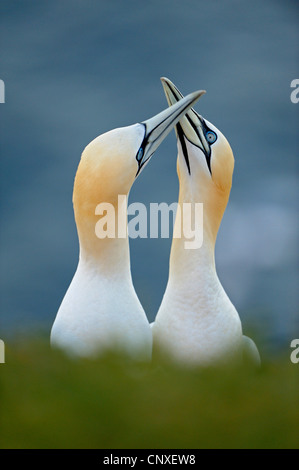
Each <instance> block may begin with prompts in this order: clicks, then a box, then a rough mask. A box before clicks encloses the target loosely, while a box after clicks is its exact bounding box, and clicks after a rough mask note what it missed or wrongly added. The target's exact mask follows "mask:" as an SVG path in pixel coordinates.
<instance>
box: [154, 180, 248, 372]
mask: <svg viewBox="0 0 299 470" xmlns="http://www.w3.org/2000/svg"><path fill="white" fill-rule="evenodd" d="M204 189H206V188H203V189H201V190H199V189H198V188H194V189H192V185H189V186H185V185H184V184H181V185H180V195H179V205H180V206H182V205H183V204H184V203H189V204H191V208H192V209H194V206H195V204H196V203H197V202H201V203H203V227H197V229H198V230H201V229H202V230H203V242H202V246H201V247H199V248H197V249H186V246H185V243H186V242H188V241H190V240H188V239H186V237H185V236H184V233H183V230H181V233H182V237H181V238H173V242H172V247H171V255H170V267H169V268H170V270H169V279H168V284H167V287H166V291H165V294H164V297H163V300H162V303H161V306H160V308H159V311H158V313H157V317H156V320H155V323H154V326H153V334H154V337H155V341H156V343H158V344H161V346H162V347H164V346H166V348H167V349H169V350H170V351H172V352H173V353H174V355H175V356H177V357H178V358H181V359H183V360H185V359H186V360H188V361H191V362H193V361H195V362H202V363H211V362H212V363H213V362H215V361H218V360H219V359H220V357H221V356H222V355H223V354H224V353H225V354H226V353H227V354H228V352H229V354H231V353H232V354H235V353H236V351H239V346H240V341H241V337H242V328H241V323H240V319H239V316H238V313H237V312H236V310H235V308H234V306H233V305H232V303H231V301H230V300H229V298H228V296H227V295H226V293H225V291H224V289H223V287H222V285H221V283H220V281H219V279H218V276H217V273H216V268H215V255H214V252H215V242H216V237H217V232H218V228H219V225H220V221H221V218H222V215H223V212H224V209H225V206H226V202H227V200H226V201H225V200H224V199H222V200H221V203H219V198H218V197H217V194H214V196H213V195H212V194H211V193H210V194H209V193H208V192H207V191H204ZM200 191H202V193H200ZM183 220H184V219H183V218H182V217H180V216H179V213H177V217H176V221H175V227H174V232H176V231H177V229H178V227H177V225H178V224H182V223H183ZM177 233H178V232H177ZM237 354H239V353H237Z"/></svg>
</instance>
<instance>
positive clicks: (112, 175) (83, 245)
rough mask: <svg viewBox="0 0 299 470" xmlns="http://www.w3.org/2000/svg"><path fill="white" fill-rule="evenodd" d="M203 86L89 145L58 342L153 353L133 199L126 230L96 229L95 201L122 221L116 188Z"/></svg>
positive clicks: (78, 348)
mask: <svg viewBox="0 0 299 470" xmlns="http://www.w3.org/2000/svg"><path fill="white" fill-rule="evenodd" d="M201 94H202V92H194V93H191V94H190V95H188V96H187V97H186V98H185V99H184V100H182V101H180V102H179V103H176V104H175V105H174V106H171V107H170V108H167V109H166V110H164V111H162V112H161V113H159V114H157V115H156V116H154V117H152V118H151V119H148V120H146V121H143V122H141V123H137V124H134V125H131V126H128V127H122V128H118V129H114V130H111V131H109V132H106V133H105V134H102V135H100V136H98V137H96V138H95V139H94V140H93V141H92V142H90V143H89V144H88V145H87V147H86V148H85V149H84V151H83V153H82V157H81V160H80V163H79V166H78V169H77V173H76V177H75V182H74V190H73V206H74V215H75V221H76V226H77V232H78V238H79V245H80V254H79V262H78V266H77V270H76V272H75V275H74V277H73V279H72V282H71V284H70V286H69V288H68V290H67V292H66V294H65V296H64V298H63V301H62V303H61V306H60V308H59V310H58V313H57V315H56V318H55V321H54V324H53V327H52V330H51V345H52V346H58V347H60V348H62V349H64V350H65V351H66V352H67V353H69V354H70V355H77V356H82V357H84V356H86V357H87V356H93V355H96V354H99V353H101V352H104V351H106V350H108V349H113V350H118V351H122V352H123V353H125V354H128V355H129V356H131V357H134V358H137V359H139V358H140V359H149V358H150V356H151V349H152V334H151V329H150V326H149V323H148V320H147V317H146V315H145V312H144V310H143V308H142V306H141V304H140V302H139V299H138V297H137V295H136V292H135V290H134V287H133V283H132V277H131V269H130V256H129V242H128V234H127V201H126V200H125V208H124V207H122V210H123V209H124V211H125V233H124V234H122V235H121V237H118V235H116V237H115V238H108V237H107V238H101V239H100V238H98V237H97V236H96V232H95V227H96V224H97V221H98V220H99V216H98V215H97V212H96V207H97V206H98V204H100V203H102V202H103V203H109V204H111V205H112V206H113V208H114V210H115V223H116V228H118V225H120V223H119V222H118V215H119V212H120V208H118V200H119V199H118V196H119V195H125V196H128V194H129V191H130V188H131V186H132V184H133V183H134V181H135V179H136V177H137V176H138V175H139V174H140V172H141V170H142V169H143V168H144V167H145V165H146V164H147V163H148V161H149V159H150V158H151V156H152V155H153V153H154V152H155V150H156V149H157V148H158V146H159V145H160V143H161V142H162V140H163V139H164V138H165V137H166V135H167V134H168V133H169V132H170V131H171V129H172V128H173V127H174V125H175V124H176V123H177V122H178V120H179V119H180V117H181V116H182V115H183V114H184V113H185V112H186V111H187V110H188V109H189V108H190V107H191V106H192V104H193V103H195V101H196V100H197V99H198V98H199V97H200V96H201ZM121 231H122V232H123V231H124V230H123V227H122V228H121ZM118 233H119V232H118V231H117V229H116V234H118Z"/></svg>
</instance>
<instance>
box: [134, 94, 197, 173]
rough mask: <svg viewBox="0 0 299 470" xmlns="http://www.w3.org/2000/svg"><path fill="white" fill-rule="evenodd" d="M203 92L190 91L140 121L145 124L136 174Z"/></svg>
mask: <svg viewBox="0 0 299 470" xmlns="http://www.w3.org/2000/svg"><path fill="white" fill-rule="evenodd" d="M204 93H205V92H204V91H202V90H200V91H195V92H194V93H190V94H189V95H187V96H186V97H185V98H183V99H181V100H180V101H178V102H175V103H174V104H173V105H171V106H170V107H169V108H167V109H165V110H164V111H162V112H161V113H159V114H157V115H156V116H154V117H152V118H150V119H147V120H146V121H143V122H142V123H141V124H143V125H144V126H145V136H144V139H143V142H142V145H141V147H140V149H139V151H138V154H137V156H136V158H137V162H138V170H137V173H136V176H137V175H138V174H139V173H140V171H141V168H142V167H143V166H144V165H145V163H147V162H148V161H149V159H150V158H151V156H152V155H153V153H154V152H155V150H157V148H158V147H159V145H160V144H161V142H162V141H163V140H164V139H165V137H166V136H167V135H168V134H169V132H170V131H171V130H172V128H173V127H174V126H175V125H176V124H177V123H178V121H179V120H180V119H181V117H182V116H183V115H184V114H185V113H186V112H187V111H188V109H190V108H191V106H192V105H193V104H194V103H195V102H196V101H197V100H198V99H199V98H200V97H201V96H202V95H203V94H204Z"/></svg>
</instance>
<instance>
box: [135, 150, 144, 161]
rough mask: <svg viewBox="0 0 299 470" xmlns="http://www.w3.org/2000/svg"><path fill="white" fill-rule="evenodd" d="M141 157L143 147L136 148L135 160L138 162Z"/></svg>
mask: <svg viewBox="0 0 299 470" xmlns="http://www.w3.org/2000/svg"><path fill="white" fill-rule="evenodd" d="M142 157H143V148H142V147H140V149H139V150H138V152H137V155H136V160H137V161H138V162H140V160H141V159H142Z"/></svg>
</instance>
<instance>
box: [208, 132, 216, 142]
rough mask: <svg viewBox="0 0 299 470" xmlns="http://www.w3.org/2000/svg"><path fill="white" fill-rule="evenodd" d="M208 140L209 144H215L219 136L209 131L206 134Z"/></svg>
mask: <svg viewBox="0 0 299 470" xmlns="http://www.w3.org/2000/svg"><path fill="white" fill-rule="evenodd" d="M206 139H207V141H208V142H209V144H213V143H214V142H215V141H216V139H217V135H216V134H215V132H213V131H208V132H207V133H206Z"/></svg>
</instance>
